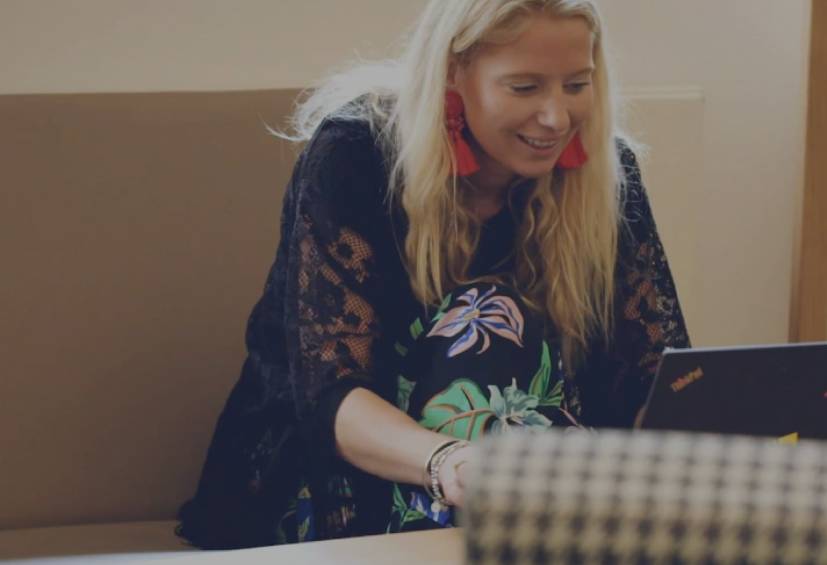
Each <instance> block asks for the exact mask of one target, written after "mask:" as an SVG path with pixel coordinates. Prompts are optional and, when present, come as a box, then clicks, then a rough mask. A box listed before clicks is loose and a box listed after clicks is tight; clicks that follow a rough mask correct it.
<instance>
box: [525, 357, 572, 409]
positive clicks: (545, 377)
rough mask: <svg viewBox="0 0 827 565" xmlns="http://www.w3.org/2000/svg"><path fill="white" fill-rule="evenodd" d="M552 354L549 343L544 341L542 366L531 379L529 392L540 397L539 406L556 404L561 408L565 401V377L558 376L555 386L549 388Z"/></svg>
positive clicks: (541, 358)
mask: <svg viewBox="0 0 827 565" xmlns="http://www.w3.org/2000/svg"><path fill="white" fill-rule="evenodd" d="M551 376H552V375H551V355H550V353H549V349H548V344H547V343H546V342H545V341H544V342H543V352H542V354H541V356H540V368H539V369H537V373H536V374H535V375H534V378H532V379H531V384H530V385H529V387H528V394H530V395H533V396H536V397H537V398H538V399H539V402H538V405H539V406H554V407H557V408H559V407H560V404H561V403H562V402H563V379H562V378H558V379H557V382H555V383H554V388H552V389H551V391H549V390H548V387H549V384H550V383H551Z"/></svg>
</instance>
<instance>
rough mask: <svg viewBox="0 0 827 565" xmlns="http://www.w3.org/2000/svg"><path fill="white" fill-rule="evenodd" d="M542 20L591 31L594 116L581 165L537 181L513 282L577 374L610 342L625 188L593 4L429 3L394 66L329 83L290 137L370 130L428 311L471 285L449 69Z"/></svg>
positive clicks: (471, 235) (474, 224)
mask: <svg viewBox="0 0 827 565" xmlns="http://www.w3.org/2000/svg"><path fill="white" fill-rule="evenodd" d="M538 13H540V14H545V15H549V16H553V17H563V18H582V19H583V20H585V21H586V23H587V24H588V26H589V29H590V30H591V34H592V38H593V58H594V65H595V70H594V74H593V76H592V84H593V92H594V106H593V109H592V113H591V115H590V117H589V118H588V120H587V121H586V122H584V123H583V125H582V126H581V129H580V134H581V138H582V140H583V144H584V146H585V147H586V150H587V152H588V154H589V160H588V162H587V163H586V164H585V165H584V166H583V167H581V168H579V169H570V170H566V171H565V172H561V171H557V170H555V171H551V172H549V173H548V174H547V175H544V176H543V177H540V178H538V179H536V181H535V182H534V185H533V187H532V188H531V189H530V192H529V194H528V199H527V204H526V206H525V207H524V209H523V212H522V214H523V216H522V218H521V221H520V227H519V230H518V236H517V237H518V238H517V241H516V244H515V265H516V267H515V272H514V273H513V275H512V280H510V281H509V282H511V283H513V285H514V287H515V289H516V290H517V291H518V292H519V293H520V294H521V296H522V297H523V298H524V300H525V301H526V303H527V304H528V305H529V306H531V307H533V308H536V309H538V310H541V311H542V310H544V311H545V312H547V314H548V316H549V317H550V319H551V320H552V321H553V323H554V325H555V327H556V329H557V331H558V332H559V334H560V337H561V342H562V351H563V359H564V363H565V364H566V366H567V367H568V368H574V367H576V366H577V365H578V364H579V362H580V361H581V360H582V359H583V356H584V355H585V353H586V352H587V348H588V344H589V341H590V339H591V338H592V337H595V336H597V337H602V338H603V340H604V342H605V343H608V340H609V336H610V332H611V328H612V324H613V310H614V304H613V298H614V276H615V261H616V253H617V240H618V223H619V220H620V218H619V209H620V206H621V204H620V202H619V199H620V195H621V194H622V191H620V190H618V184H619V183H621V182H622V181H623V176H622V171H620V167H619V159H618V155H617V149H616V145H615V141H616V137H617V136H619V129H618V128H617V126H616V112H615V110H614V99H613V96H612V90H611V84H610V83H611V81H610V76H609V73H608V69H607V65H606V60H605V53H604V49H603V47H604V43H605V41H604V34H603V28H602V25H601V21H600V17H599V13H598V11H597V8H596V6H595V5H594V4H593V2H592V1H591V0H450V1H446V0H431V2H429V4H428V5H427V7H426V8H425V10H424V12H423V13H422V15H421V17H420V19H419V21H418V22H417V24H416V26H415V27H414V29H413V31H412V34H411V36H410V39H409V41H408V43H407V47H406V49H405V51H404V53H403V55H402V56H401V57H400V58H398V59H394V60H388V61H384V62H379V63H373V64H361V65H359V66H357V67H355V68H353V69H351V70H348V71H345V72H343V73H340V74H338V75H336V76H334V77H332V78H330V79H328V80H326V81H325V82H324V83H323V84H322V85H321V86H320V88H318V89H316V90H315V91H314V92H313V93H312V94H311V95H310V96H309V98H308V99H307V100H305V101H304V102H302V103H301V104H300V105H299V106H298V108H297V111H296V113H295V114H294V116H293V117H292V125H293V128H294V129H295V131H296V134H295V135H294V136H292V137H290V139H294V140H297V141H301V140H306V139H309V138H310V137H311V136H312V134H313V132H314V131H315V130H316V128H317V127H318V125H319V124H320V123H321V121H322V120H323V119H324V118H325V117H328V116H334V117H338V118H342V119H356V120H366V121H368V122H369V123H370V125H371V128H372V129H373V131H374V132H375V134H376V135H377V138H378V139H379V140H380V141H381V143H382V145H383V146H384V148H385V149H386V152H387V154H388V155H389V156H390V162H392V168H391V172H390V179H389V195H390V197H391V201H396V200H398V201H399V202H401V205H402V207H403V208H404V210H405V213H406V214H407V217H408V220H409V231H408V233H407V235H406V239H405V243H404V254H405V261H406V264H407V268H408V272H409V276H410V280H411V285H412V288H413V290H414V292H415V293H416V295H417V297H418V298H419V299H420V300H421V301H423V302H424V303H426V304H436V303H438V302H439V301H440V299H441V297H442V296H443V295H444V293H445V292H446V291H448V290H450V288H452V287H453V286H455V285H459V284H464V283H466V282H471V281H470V279H469V276H468V269H469V267H470V264H471V260H472V258H473V253H474V250H475V248H476V246H477V244H478V241H479V231H480V225H479V222H478V221H477V220H475V218H474V217H473V215H472V214H471V213H470V211H469V210H468V207H467V205H466V202H465V200H466V199H464V198H463V193H462V188H461V186H458V184H457V180H456V176H455V175H454V174H453V171H454V170H455V162H454V153H453V151H452V146H451V142H450V139H449V137H448V133H447V131H446V129H445V126H444V123H445V122H444V120H445V116H444V111H445V109H444V93H445V90H446V88H447V77H448V70H449V65H450V63H451V62H452V61H457V62H460V63H462V62H463V61H467V60H468V59H469V58H470V57H473V53H474V49H475V48H476V47H478V46H480V45H482V44H485V43H505V42H508V41H511V40H514V39H516V38H517V36H518V35H519V34H520V33H521V32H522V30H523V29H525V25H526V24H527V23H528V17H529V16H531V15H533V14H538ZM354 100H359V101H360V102H359V103H357V104H354V103H352V102H353V101H354Z"/></svg>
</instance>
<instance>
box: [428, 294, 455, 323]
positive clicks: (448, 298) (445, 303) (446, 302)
mask: <svg viewBox="0 0 827 565" xmlns="http://www.w3.org/2000/svg"><path fill="white" fill-rule="evenodd" d="M450 304H451V294H450V293H449V294H448V296H446V297H445V298H444V299H443V300H442V304H440V305H439V309H438V310H437V311H436V314H434V317H433V318H431V321H432V322H438V321H439V320H440V319H441V318H442V317H443V316H444V315H445V311H446V310H447V309H448V306H449V305H450Z"/></svg>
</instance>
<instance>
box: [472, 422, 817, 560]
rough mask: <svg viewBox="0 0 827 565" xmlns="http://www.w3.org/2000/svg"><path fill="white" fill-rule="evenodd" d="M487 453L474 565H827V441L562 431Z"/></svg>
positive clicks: (477, 486) (477, 505)
mask: <svg viewBox="0 0 827 565" xmlns="http://www.w3.org/2000/svg"><path fill="white" fill-rule="evenodd" d="M479 448H480V449H479V451H478V456H477V459H476V461H475V462H474V463H475V464H474V465H473V466H472V468H471V469H472V471H471V476H470V479H469V480H470V483H469V487H468V489H467V491H466V503H465V508H464V510H463V512H462V514H461V517H460V518H461V523H462V525H463V526H464V528H465V534H464V535H465V538H466V549H467V563H468V564H471V565H488V564H492V565H493V564H521V565H522V564H531V565H539V564H545V563H555V564H557V563H600V564H609V563H616V564H625V563H628V564H643V563H709V564H712V563H716V564H717V563H721V564H723V563H739V564H742V563H743V564H747V563H749V564H752V563H755V564H763V563H773V564H775V563H778V564H784V565H794V564H803V563H808V564H827V442H801V443H799V444H797V445H784V444H780V443H778V442H775V441H773V440H769V439H759V438H749V437H742V436H718V435H709V434H686V433H677V432H669V433H663V432H645V431H635V432H623V431H601V432H585V431H574V432H563V431H559V432H558V431H555V432H546V433H537V434H529V433H511V434H506V435H504V436H499V437H495V438H489V439H487V440H485V441H483V442H482V443H481V444H480V446H479Z"/></svg>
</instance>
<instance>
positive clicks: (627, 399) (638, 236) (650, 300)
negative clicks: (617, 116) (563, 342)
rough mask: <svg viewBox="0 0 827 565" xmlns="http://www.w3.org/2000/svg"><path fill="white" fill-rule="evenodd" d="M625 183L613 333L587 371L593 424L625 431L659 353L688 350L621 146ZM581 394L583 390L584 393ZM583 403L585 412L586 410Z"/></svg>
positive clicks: (635, 174) (639, 189)
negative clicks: (670, 348)
mask: <svg viewBox="0 0 827 565" xmlns="http://www.w3.org/2000/svg"><path fill="white" fill-rule="evenodd" d="M620 157H621V164H622V166H623V170H624V176H625V183H624V194H623V216H624V221H623V222H622V224H621V233H620V238H619V239H620V243H619V251H618V262H617V271H616V278H615V280H616V290H615V329H614V336H613V340H612V343H611V344H610V345H609V347H608V351H604V355H595V356H593V359H592V361H591V363H590V364H589V366H588V369H587V371H585V372H586V373H587V376H586V378H587V381H588V382H587V388H589V389H590V392H591V401H592V402H591V405H592V406H591V410H589V416H590V420H592V425H600V426H609V427H629V426H631V425H632V423H633V422H634V418H635V416H636V414H637V412H638V410H639V409H640V408H641V407H642V406H643V403H644V402H645V400H646V396H647V395H648V393H649V388H650V387H651V384H652V380H653V377H654V374H655V371H656V369H657V366H658V363H659V361H660V358H661V354H662V352H663V350H664V349H665V348H667V347H672V348H685V347H689V346H690V342H689V335H688V333H687V329H686V324H685V322H684V318H683V313H682V312H681V307H680V303H679V301H678V295H677V290H676V288H675V282H674V280H673V278H672V273H671V271H670V269H669V263H668V261H667V259H666V252H665V251H664V248H663V245H662V243H661V240H660V237H659V236H658V231H657V227H656V225H655V220H654V217H653V216H652V210H651V207H650V205H649V199H648V197H647V195H646V189H645V188H644V186H643V182H642V179H641V174H640V168H639V166H638V163H637V159H636V158H635V155H634V153H633V152H632V151H631V149H629V148H627V147H621V153H620ZM584 392H585V391H584ZM585 400H586V399H585V398H584V410H586V409H587V408H588V407H587V406H586V403H585Z"/></svg>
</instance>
